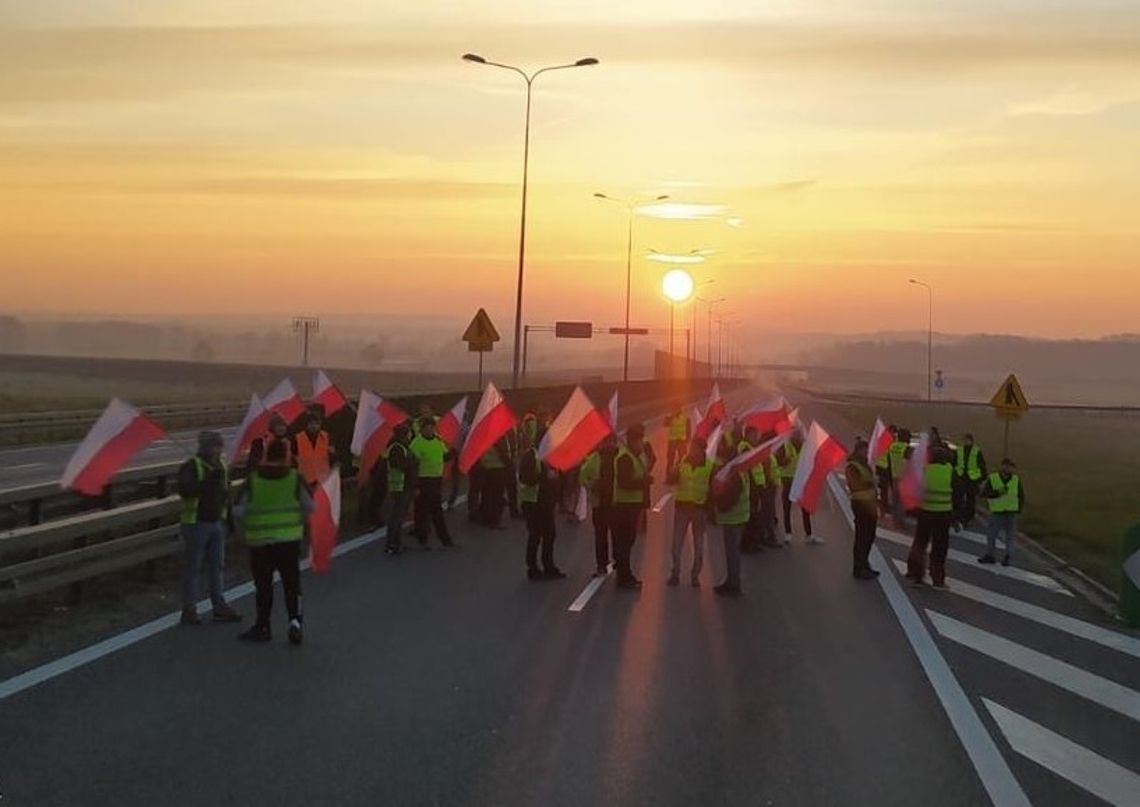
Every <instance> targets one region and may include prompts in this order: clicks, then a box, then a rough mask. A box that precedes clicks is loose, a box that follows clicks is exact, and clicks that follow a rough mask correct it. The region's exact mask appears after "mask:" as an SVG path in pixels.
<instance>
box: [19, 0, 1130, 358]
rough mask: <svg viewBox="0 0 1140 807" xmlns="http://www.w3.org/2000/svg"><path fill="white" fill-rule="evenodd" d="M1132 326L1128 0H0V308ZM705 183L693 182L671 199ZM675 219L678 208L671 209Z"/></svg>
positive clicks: (503, 321)
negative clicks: (684, 265) (679, 282)
mask: <svg viewBox="0 0 1140 807" xmlns="http://www.w3.org/2000/svg"><path fill="white" fill-rule="evenodd" d="M466 51H474V52H477V53H480V54H482V55H484V56H486V57H487V58H488V59H495V60H498V61H504V62H508V63H512V64H519V65H521V66H524V67H527V68H535V67H540V66H543V65H548V64H558V63H562V62H566V61H573V60H575V59H577V58H580V57H584V56H593V57H597V58H598V59H599V60H600V61H601V64H600V65H598V66H596V67H589V68H582V69H574V70H566V71H561V72H555V73H552V74H548V75H544V76H542V77H540V78H539V79H538V81H536V83H535V95H534V113H533V131H532V151H531V198H530V201H531V205H530V217H531V218H530V229H529V244H530V249H529V260H528V274H527V287H526V308H527V313H526V316H525V319H526V320H527V321H529V322H551V321H553V320H555V319H592V320H594V321H595V322H598V323H603V324H612V323H616V322H618V321H619V319H620V317H621V313H622V310H623V307H622V306H623V301H622V293H623V290H624V262H625V226H626V221H625V216H624V213H623V212H622V210H621V209H619V208H617V207H616V206H613V205H609V204H607V203H605V202H603V201H599V200H597V199H595V198H593V195H592V194H593V193H594V192H595V191H603V192H605V193H608V194H612V195H614V196H630V195H635V194H646V195H655V194H664V193H667V194H670V195H671V196H672V197H673V199H675V200H677V201H678V202H681V203H684V204H683V206H682V207H680V208H679V210H680V211H681V212H704V213H708V214H709V215H708V216H707V217H705V218H699V219H692V220H689V219H684V218H681V219H678V218H672V217H662V216H654V215H641V216H639V217H638V219H637V222H636V225H635V255H636V256H637V257H636V258H635V264H634V272H635V277H634V303H633V309H634V315H633V316H634V320H636V322H635V324H645V325H651V326H660V325H662V324H664V321H665V319H664V318H665V316H666V313H665V312H666V308H665V305H664V303H663V302H662V299H661V295H660V292H659V282H660V277H661V275H662V273H663V267H662V266H661V265H660V264H654V263H652V262H649V261H647V260H646V259H645V257H644V255H645V252H646V250H648V249H656V250H661V251H672V252H684V251H688V250H690V249H693V248H708V249H711V250H715V252H714V253H713V254H712V255H711V256H710V258H709V260H708V262H707V263H706V264H704V265H702V266H699V267H697V269H696V271H695V274H696V275H697V279H698V281H700V280H703V279H706V278H714V279H715V286H713V287H711V288H710V290H709V293H710V294H712V295H714V296H728V297H731V298H732V301H731V302H730V303H729V304H726V306H725V307H726V308H730V309H731V310H732V311H733V312H735V315H736V316H737V317H738V318H740V319H743V320H745V321H746V323H747V325H748V327H749V328H750V329H751V331H752V333H753V335H754V336H756V337H757V338H760V337H761V335H762V332H763V331H764V330H765V329H772V330H777V331H797V330H805V331H806V330H812V331H836V332H851V331H868V330H880V329H884V330H909V329H915V328H921V327H925V324H926V313H925V305H926V298H925V295H924V293H923V292H922V291H921V290H920V289H916V288H915V287H913V286H909V285H908V284H907V282H906V281H907V278H908V277H917V278H920V279H922V280H925V281H927V282H929V283H931V284H932V285H933V286H934V287H935V289H936V309H937V311H936V316H937V322H936V325H937V327H938V328H939V330H942V331H946V332H958V333H962V332H973V331H987V332H1009V333H1023V334H1032V335H1044V336H1074V335H1080V336H1098V335H1102V334H1107V333H1114V332H1121V331H1140V317H1138V316H1137V300H1138V299H1140V225H1138V212H1140V3H1137V2H1136V1H1135V0H953V2H947V1H946V0H796V1H795V2H793V0H767V2H758V1H757V0H703V1H702V2H697V1H696V0H691V1H690V2H683V1H682V0H639V1H637V2H630V1H628V0H627V1H625V2H619V0H574V1H573V2H567V0H558V1H557V2H548V1H547V0H489V1H487V2H476V1H475V0H465V1H464V2H458V1H456V2H446V3H445V2H439V1H438V0H420V1H419V2H415V3H408V2H397V0H370V1H366V0H321V2H315V0H272V1H270V0H148V2H115V1H114V0H82V2H77V0H36V1H35V2H29V1H28V0H0V271H2V273H3V277H4V284H3V287H4V294H3V298H2V299H3V302H2V303H0V313H4V312H10V313H21V314H35V313H37V312H40V313H42V312H87V313H102V314H114V315H120V314H121V315H136V316H137V315H144V314H162V315H167V314H177V313H241V312H264V313H282V314H287V313H294V312H297V313H300V312H306V313H309V312H311V313H315V314H319V315H322V316H330V317H331V316H334V315H336V314H376V315H383V314H385V313H389V312H394V311H399V312H404V313H425V314H427V313H431V314H454V315H457V316H459V315H467V314H469V313H470V312H472V311H473V310H474V308H475V307H477V306H479V305H483V306H485V307H487V309H488V310H489V311H490V312H491V314H492V316H493V317H494V318H495V319H496V321H497V322H498V323H499V324H500V329H501V330H503V331H504V333H505V331H506V330H507V328H508V327H509V325H510V319H511V316H512V311H513V299H514V277H515V255H516V250H517V241H518V212H519V182H520V176H521V156H522V124H523V105H524V92H523V84H522V81H521V79H520V78H519V77H518V76H515V75H513V74H511V73H508V72H505V71H501V70H496V69H492V68H489V67H483V66H477V65H472V64H468V63H465V62H463V61H461V60H460V56H461V54H463V53H464V52H466ZM690 206H691V207H690ZM671 211H672V212H676V209H672V208H670V209H669V210H666V211H657V212H671Z"/></svg>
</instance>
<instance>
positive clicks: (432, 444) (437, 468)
mask: <svg viewBox="0 0 1140 807" xmlns="http://www.w3.org/2000/svg"><path fill="white" fill-rule="evenodd" d="M408 448H409V450H411V452H412V453H413V454H415V456H416V459H417V460H419V461H420V476H421V477H425V478H429V479H440V478H442V477H443V457H444V455H445V454H447V445H446V444H444V442H443V440H441V439H440V438H439V435H436V436H435V438H433V439H431V440H429V439H428V438H426V437H424V436H423V435H422V434H421V435H417V436H416V437H415V438H414V439H413V440H412V444H411V445H410V446H408Z"/></svg>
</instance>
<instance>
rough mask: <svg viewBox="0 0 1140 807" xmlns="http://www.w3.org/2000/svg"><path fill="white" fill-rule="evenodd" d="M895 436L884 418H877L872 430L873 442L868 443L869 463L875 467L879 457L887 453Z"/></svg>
mask: <svg viewBox="0 0 1140 807" xmlns="http://www.w3.org/2000/svg"><path fill="white" fill-rule="evenodd" d="M894 440H895V437H894V435H893V434H891V432H890V430H889V429H888V428H887V426H886V424H885V423H883V419H882V418H875V428H874V429H872V430H871V442H870V443H869V444H868V445H867V464H868V465H869V466H870V467H872V468H874V467H875V463H876V462H878V461H879V457H881V456H883V455H884V454H886V453H887V449H889V448H890V447H891V443H893V442H894Z"/></svg>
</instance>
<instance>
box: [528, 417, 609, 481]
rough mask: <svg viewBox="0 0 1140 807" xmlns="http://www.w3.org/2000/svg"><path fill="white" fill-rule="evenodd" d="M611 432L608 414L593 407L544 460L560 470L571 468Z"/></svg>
mask: <svg viewBox="0 0 1140 807" xmlns="http://www.w3.org/2000/svg"><path fill="white" fill-rule="evenodd" d="M611 433H612V430H611V429H610V424H609V418H608V417H607V415H603V414H602V413H601V412H599V411H598V410H596V409H591V410H589V411H588V412H587V413H586V415H585V417H583V418H582V419H581V420H580V421H578V422H577V423H576V424H575V425H574V427H573V429H571V431H570V433H569V434H568V435H566V438H565V439H564V440H563V441H562V442H561V443H559V444H558V445H556V446H554V447H553V448H551V449H550V453H548V454H547V455H546V458H545V460H544V462H545V463H546V464H547V465H549V466H550V467H551V468H556V469H558V470H559V471H566V470H569V469H570V468H573V467H574V466H575V465H577V464H578V463H580V462H581V461H582V460H584V459H585V458H586V456H587V455H588V454H589V453H590V452H591V451H593V450H594V447H595V446H596V445H597V444H598V443H600V442H602V440H603V439H604V438H605V437H606V435H608V434H611Z"/></svg>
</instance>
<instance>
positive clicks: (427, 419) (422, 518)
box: [408, 414, 455, 549]
mask: <svg viewBox="0 0 1140 807" xmlns="http://www.w3.org/2000/svg"><path fill="white" fill-rule="evenodd" d="M419 424H420V433H419V434H417V435H416V436H415V437H414V438H413V439H412V442H411V444H410V445H409V447H408V450H409V451H411V453H412V455H413V456H414V457H415V458H416V462H417V463H418V466H419V479H418V482H417V485H416V502H415V508H414V512H413V515H414V520H415V532H416V538H417V539H418V540H419V542H420V547H421V548H423V549H427V540H428V528H429V523H428V522H431V524H430V526H431V527H434V528H435V534H436V537H437V538H439V540H440V543H442V544H443V546H444V548H450V547H452V546H454V543H453V542H452V540H451V533H450V532H449V531H448V529H447V521H446V520H445V519H444V517H443V466H444V465H445V464H446V463H448V462H450V461H451V460H452V459H454V458H455V451H454V449H449V448H448V447H447V444H446V443H444V442H443V440H442V439H441V438H440V436H439V435H438V434H436V433H435V426H436V419H435V417H434V416H433V415H430V414H429V415H425V416H423V417H421V418H420V419H419Z"/></svg>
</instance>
